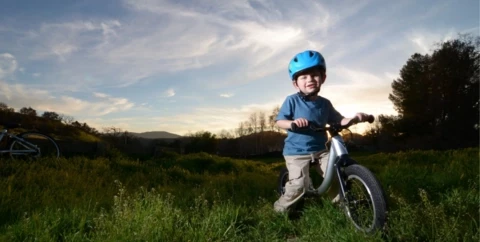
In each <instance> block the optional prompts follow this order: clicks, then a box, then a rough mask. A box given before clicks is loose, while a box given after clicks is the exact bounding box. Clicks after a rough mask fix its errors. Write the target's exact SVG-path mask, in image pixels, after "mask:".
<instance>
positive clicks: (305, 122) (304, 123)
mask: <svg viewBox="0 0 480 242" xmlns="http://www.w3.org/2000/svg"><path fill="white" fill-rule="evenodd" d="M293 122H294V123H295V124H296V125H297V127H299V128H301V127H307V126H308V120H306V119H304V118H297V119H295V120H294V121H293Z"/></svg>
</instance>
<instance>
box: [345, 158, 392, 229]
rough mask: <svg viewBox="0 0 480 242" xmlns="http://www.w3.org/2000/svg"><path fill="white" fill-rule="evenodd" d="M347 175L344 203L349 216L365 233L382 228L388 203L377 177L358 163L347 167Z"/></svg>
mask: <svg viewBox="0 0 480 242" xmlns="http://www.w3.org/2000/svg"><path fill="white" fill-rule="evenodd" d="M345 176H346V187H345V197H344V198H343V205H344V208H345V212H346V214H347V216H348V217H349V218H350V219H351V221H352V222H353V224H354V225H355V227H356V228H357V229H358V230H361V231H363V232H365V233H375V232H376V231H378V230H382V229H383V228H384V225H385V223H386V220H387V203H386V200H385V196H384V192H383V189H382V187H381V185H380V183H379V182H378V180H377V178H376V177H375V176H374V174H373V173H372V172H371V171H370V170H368V169H367V168H366V167H364V166H361V165H358V164H356V165H350V166H348V167H346V168H345Z"/></svg>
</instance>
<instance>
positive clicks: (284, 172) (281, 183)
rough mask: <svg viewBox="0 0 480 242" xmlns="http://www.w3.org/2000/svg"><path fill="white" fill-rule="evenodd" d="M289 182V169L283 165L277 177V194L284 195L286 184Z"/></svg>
mask: <svg viewBox="0 0 480 242" xmlns="http://www.w3.org/2000/svg"><path fill="white" fill-rule="evenodd" d="M287 182H288V169H287V167H283V168H282V169H281V170H280V174H279V176H278V179H277V194H278V195H279V196H282V195H283V194H284V193H285V184H286V183H287Z"/></svg>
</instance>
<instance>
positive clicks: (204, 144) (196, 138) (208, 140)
mask: <svg viewBox="0 0 480 242" xmlns="http://www.w3.org/2000/svg"><path fill="white" fill-rule="evenodd" d="M188 136H189V139H190V141H189V142H188V144H186V146H185V150H186V152H187V153H197V152H207V153H214V152H215V151H216V149H217V141H216V136H215V134H212V133H210V132H208V131H198V132H196V133H194V134H188Z"/></svg>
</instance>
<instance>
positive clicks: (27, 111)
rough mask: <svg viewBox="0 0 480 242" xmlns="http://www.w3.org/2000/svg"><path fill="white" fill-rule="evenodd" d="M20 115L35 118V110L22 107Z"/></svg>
mask: <svg viewBox="0 0 480 242" xmlns="http://www.w3.org/2000/svg"><path fill="white" fill-rule="evenodd" d="M20 113H21V114H24V115H28V116H37V110H35V109H33V108H31V107H28V108H27V107H23V108H21V109H20Z"/></svg>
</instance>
